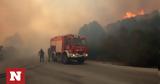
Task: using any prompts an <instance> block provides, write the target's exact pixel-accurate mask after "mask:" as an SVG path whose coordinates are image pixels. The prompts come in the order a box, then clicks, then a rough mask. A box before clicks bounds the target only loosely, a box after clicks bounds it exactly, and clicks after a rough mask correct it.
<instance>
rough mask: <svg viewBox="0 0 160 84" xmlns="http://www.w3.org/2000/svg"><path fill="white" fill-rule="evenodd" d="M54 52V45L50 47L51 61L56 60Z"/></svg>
mask: <svg viewBox="0 0 160 84" xmlns="http://www.w3.org/2000/svg"><path fill="white" fill-rule="evenodd" d="M55 55H56V53H55V46H53V47H51V58H52V62H56V57H55Z"/></svg>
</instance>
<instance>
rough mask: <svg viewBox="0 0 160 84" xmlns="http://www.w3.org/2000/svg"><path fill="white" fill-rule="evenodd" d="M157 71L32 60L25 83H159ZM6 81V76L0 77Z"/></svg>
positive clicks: (98, 63)
mask: <svg viewBox="0 0 160 84" xmlns="http://www.w3.org/2000/svg"><path fill="white" fill-rule="evenodd" d="M159 81H160V78H159V75H158V70H156V69H144V68H132V67H126V66H117V65H111V64H104V63H100V62H94V61H87V62H86V63H85V64H82V65H78V64H70V65H63V64H60V63H55V64H54V63H45V64H39V63H35V64H32V65H30V68H28V66H27V71H26V83H27V84H159ZM0 84H5V78H1V79H0Z"/></svg>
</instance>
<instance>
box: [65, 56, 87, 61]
mask: <svg viewBox="0 0 160 84" xmlns="http://www.w3.org/2000/svg"><path fill="white" fill-rule="evenodd" d="M68 58H69V59H73V60H79V59H83V60H86V59H87V58H88V56H84V55H75V56H73V55H70V56H69V57H68Z"/></svg>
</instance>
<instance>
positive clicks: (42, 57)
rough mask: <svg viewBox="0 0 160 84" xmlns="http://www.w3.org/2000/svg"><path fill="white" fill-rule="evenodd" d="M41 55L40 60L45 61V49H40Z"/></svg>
mask: <svg viewBox="0 0 160 84" xmlns="http://www.w3.org/2000/svg"><path fill="white" fill-rule="evenodd" d="M39 56H40V62H41V63H43V62H44V51H43V49H40V51H39Z"/></svg>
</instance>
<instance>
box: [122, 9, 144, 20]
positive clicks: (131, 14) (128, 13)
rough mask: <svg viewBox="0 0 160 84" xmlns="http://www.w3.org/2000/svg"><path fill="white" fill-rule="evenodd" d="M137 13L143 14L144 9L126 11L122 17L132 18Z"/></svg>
mask: <svg viewBox="0 0 160 84" xmlns="http://www.w3.org/2000/svg"><path fill="white" fill-rule="evenodd" d="M138 15H144V10H143V9H141V10H140V11H138V13H133V12H130V11H129V12H126V14H125V16H123V19H127V18H133V17H136V16H138Z"/></svg>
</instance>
